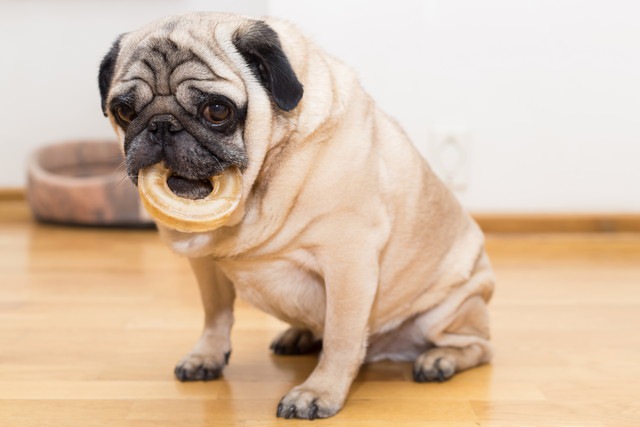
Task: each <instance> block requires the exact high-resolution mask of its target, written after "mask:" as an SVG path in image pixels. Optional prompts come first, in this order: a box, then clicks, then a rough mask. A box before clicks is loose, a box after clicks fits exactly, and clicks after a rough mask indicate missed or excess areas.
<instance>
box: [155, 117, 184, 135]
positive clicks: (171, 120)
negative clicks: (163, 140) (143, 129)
mask: <svg viewBox="0 0 640 427" xmlns="http://www.w3.org/2000/svg"><path fill="white" fill-rule="evenodd" d="M147 129H148V130H149V132H153V133H156V132H160V133H165V132H167V131H169V132H180V131H181V130H182V129H183V128H182V125H181V124H180V122H179V121H178V119H176V118H175V117H173V116H172V115H171V114H159V115H157V116H154V117H153V118H152V119H151V120H149V124H148V125H147Z"/></svg>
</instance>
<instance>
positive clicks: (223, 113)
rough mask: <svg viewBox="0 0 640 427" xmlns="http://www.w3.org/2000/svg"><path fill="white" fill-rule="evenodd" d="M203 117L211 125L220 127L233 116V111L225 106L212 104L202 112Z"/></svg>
mask: <svg viewBox="0 0 640 427" xmlns="http://www.w3.org/2000/svg"><path fill="white" fill-rule="evenodd" d="M202 116H203V117H204V118H205V120H206V121H208V122H209V123H213V124H214V125H220V124H222V123H224V122H225V121H227V120H228V119H229V117H230V116H231V109H229V107H227V106H226V105H224V104H210V105H207V106H206V107H204V110H202Z"/></svg>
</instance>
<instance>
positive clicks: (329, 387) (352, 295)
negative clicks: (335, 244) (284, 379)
mask: <svg viewBox="0 0 640 427" xmlns="http://www.w3.org/2000/svg"><path fill="white" fill-rule="evenodd" d="M359 251H362V249H361V248H359V250H355V251H351V254H350V255H351V256H353V254H354V253H358V252H359ZM335 253H336V252H334V255H335ZM346 253H349V252H346ZM346 253H345V255H346ZM325 265H327V267H326V268H325V269H324V270H325V271H324V279H325V289H326V298H327V301H326V317H325V325H324V334H323V350H322V354H321V355H320V361H319V362H318V365H317V366H316V368H315V370H314V371H313V373H312V374H311V375H310V376H309V378H307V380H306V381H305V382H304V383H303V384H301V385H299V386H297V387H295V388H293V389H292V390H291V391H290V392H289V393H288V394H287V395H286V396H284V397H283V398H282V400H281V401H280V404H279V405H278V410H277V415H278V417H283V418H294V417H295V418H305V419H310V420H312V419H314V418H326V417H330V416H332V415H334V414H336V413H337V412H338V411H339V410H340V409H341V408H342V405H343V404H344V401H345V399H346V397H347V393H348V392H349V387H350V386H351V383H352V382H353V379H354V378H355V376H356V374H357V373H358V370H359V368H360V365H361V364H362V361H363V359H364V356H365V353H366V345H367V329H368V328H367V323H368V321H369V316H370V312H371V305H372V304H373V300H374V297H375V294H376V289H377V285H378V265H377V261H370V262H367V261H364V260H363V259H353V258H351V259H348V257H343V258H341V257H336V256H333V257H332V259H331V261H330V262H329V263H328V264H325Z"/></svg>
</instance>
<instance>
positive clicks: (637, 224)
mask: <svg viewBox="0 0 640 427" xmlns="http://www.w3.org/2000/svg"><path fill="white" fill-rule="evenodd" d="M473 217H474V218H475V220H476V221H477V222H478V224H479V225H480V228H482V230H483V231H484V232H485V233H614V232H616V233H628V232H634V233H637V232H640V214H615V213H612V214H607V213H593V214H585V213H576V214H486V213H483V214H474V215H473Z"/></svg>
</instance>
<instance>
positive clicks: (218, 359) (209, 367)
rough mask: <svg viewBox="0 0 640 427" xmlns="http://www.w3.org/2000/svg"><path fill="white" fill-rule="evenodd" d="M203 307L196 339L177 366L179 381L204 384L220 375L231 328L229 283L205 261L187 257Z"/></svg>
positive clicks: (231, 313)
mask: <svg viewBox="0 0 640 427" xmlns="http://www.w3.org/2000/svg"><path fill="white" fill-rule="evenodd" d="M189 261H190V263H191V269H192V270H193V272H194V274H195V276H196V279H197V281H198V286H199V287H200V296H201V297H202V303H203V305H204V312H205V320H204V330H203V331H202V335H201V336H200V339H199V340H198V342H197V343H196V345H195V346H194V347H193V349H192V350H191V352H190V353H189V354H187V355H186V356H185V357H184V358H183V359H182V360H181V361H180V362H179V363H178V364H177V365H176V369H175V374H176V378H178V379H179V380H180V381H206V380H213V379H216V378H218V377H219V376H220V374H221V373H222V369H223V368H224V366H225V365H226V364H227V362H228V361H229V355H230V354H231V339H230V334H231V326H232V324H233V301H234V299H235V291H234V289H233V285H232V284H231V281H229V279H227V277H226V276H225V275H224V274H223V273H222V271H220V269H219V267H218V266H216V264H215V262H214V261H213V260H212V259H211V258H209V257H204V258H191V259H190V260H189Z"/></svg>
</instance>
